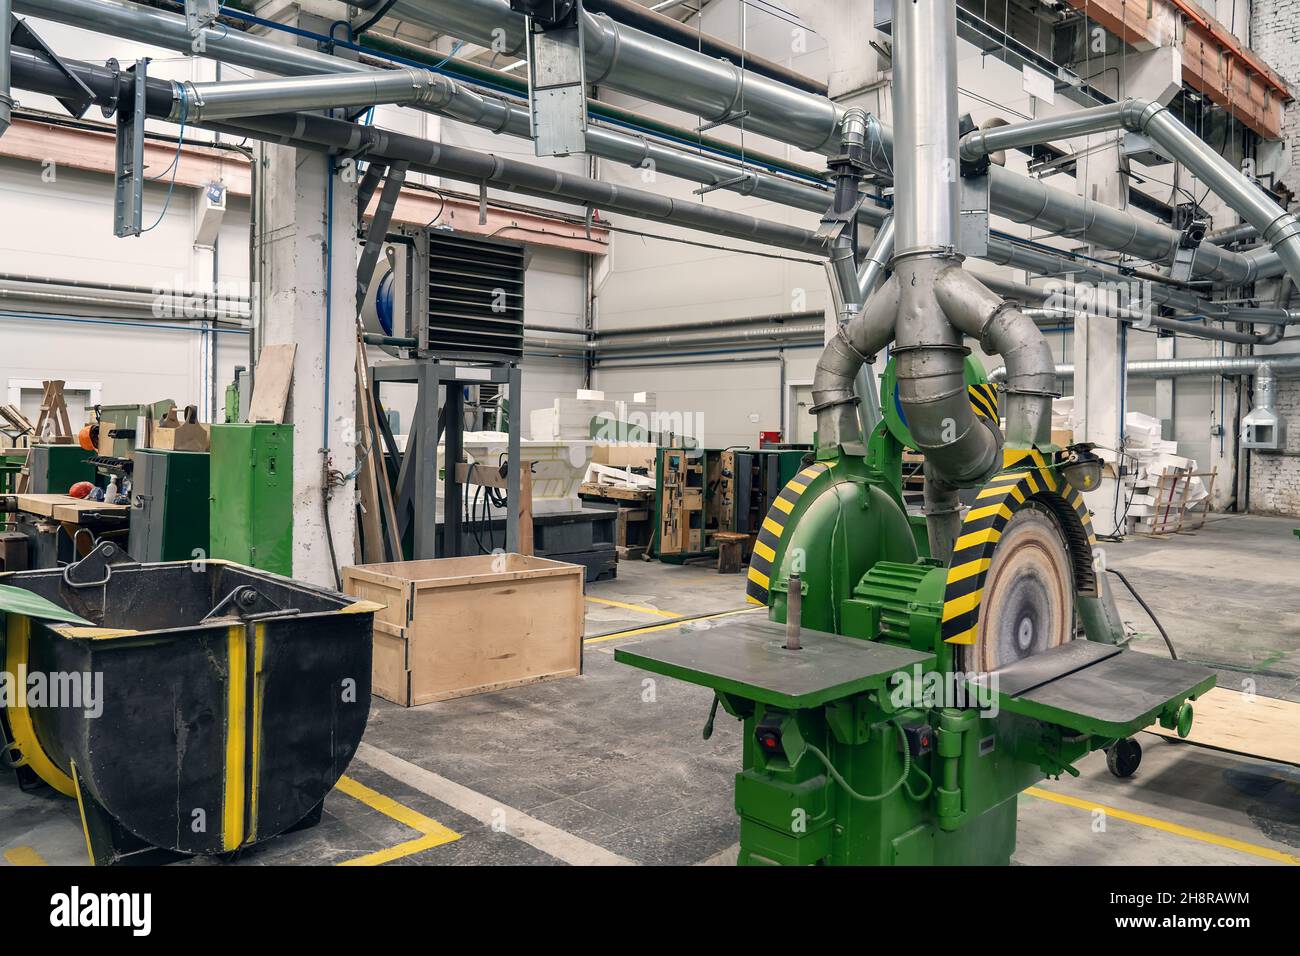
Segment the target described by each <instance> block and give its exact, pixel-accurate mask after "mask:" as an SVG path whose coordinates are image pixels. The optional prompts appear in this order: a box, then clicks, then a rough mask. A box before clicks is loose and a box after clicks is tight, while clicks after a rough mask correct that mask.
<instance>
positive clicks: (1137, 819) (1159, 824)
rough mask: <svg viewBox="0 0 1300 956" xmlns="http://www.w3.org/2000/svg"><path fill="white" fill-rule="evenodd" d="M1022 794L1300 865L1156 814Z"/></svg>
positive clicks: (1287, 856)
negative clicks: (1144, 814) (1150, 814)
mask: <svg viewBox="0 0 1300 956" xmlns="http://www.w3.org/2000/svg"><path fill="white" fill-rule="evenodd" d="M1025 793H1027V794H1029V795H1030V796H1031V797H1039V798H1040V799H1043V800H1050V801H1051V802H1052V803H1060V804H1063V805H1065V806H1067V807H1074V808H1075V809H1077V810H1088V811H1090V812H1091V811H1093V810H1101V811H1102V812H1103V813H1105V814H1106V816H1108V817H1111V818H1112V819H1115V820H1123V821H1125V822H1126V823H1135V824H1137V825H1138V826H1140V827H1150V828H1151V829H1153V830H1161V831H1163V832H1165V833H1172V834H1173V835H1174V836H1180V837H1186V838H1187V839H1189V840H1199V841H1200V842H1201V843H1209V844H1211V845H1213V846H1221V847H1224V848H1225V849H1229V850H1237V851H1239V852H1241V853H1249V854H1250V855H1251V856H1258V857H1263V858H1264V859H1265V860H1272V861H1274V862H1275V863H1287V864H1289V865H1291V866H1300V856H1295V855H1293V854H1291V853H1283V852H1282V851H1281V850H1274V849H1270V848H1269V847H1266V846H1258V845H1257V844H1254V843H1247V842H1246V841H1245V840H1236V839H1233V838H1232V837H1226V836H1220V835H1219V834H1217V833H1210V832H1208V831H1206V830H1197V829H1195V828H1194V827H1185V826H1183V825H1182V824H1181V823H1170V822H1168V821H1167V820H1158V819H1156V818H1155V817H1148V816H1143V815H1142V814H1140V813H1130V812H1129V811H1127V810H1120V809H1117V808H1115V807H1108V806H1106V805H1105V804H1104V803H1096V802H1094V801H1092V800H1080V799H1079V798H1078V797H1068V796H1066V795H1065V794H1063V793H1052V792H1050V791H1048V790H1043V789H1041V788H1039V787H1030V788H1028V789H1027V790H1026V791H1025Z"/></svg>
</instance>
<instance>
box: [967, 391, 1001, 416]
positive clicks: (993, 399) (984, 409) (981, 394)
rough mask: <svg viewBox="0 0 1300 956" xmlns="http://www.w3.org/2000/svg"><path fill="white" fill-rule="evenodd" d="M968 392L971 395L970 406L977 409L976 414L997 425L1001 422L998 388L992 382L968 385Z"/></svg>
mask: <svg viewBox="0 0 1300 956" xmlns="http://www.w3.org/2000/svg"><path fill="white" fill-rule="evenodd" d="M966 391H967V392H969V393H970V404H971V407H972V408H973V409H975V414H976V415H979V416H980V417H981V418H987V419H988V420H989V421H991V422H993V424H995V425H996V424H997V423H998V421H999V418H998V387H997V386H996V385H994V384H993V383H992V382H985V383H984V384H982V385H968V386H967V387H966Z"/></svg>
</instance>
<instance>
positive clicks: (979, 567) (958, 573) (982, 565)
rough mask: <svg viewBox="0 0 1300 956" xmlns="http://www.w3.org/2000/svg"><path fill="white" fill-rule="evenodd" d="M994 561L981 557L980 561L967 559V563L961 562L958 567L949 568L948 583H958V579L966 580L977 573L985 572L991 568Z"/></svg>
mask: <svg viewBox="0 0 1300 956" xmlns="http://www.w3.org/2000/svg"><path fill="white" fill-rule="evenodd" d="M992 563H993V561H992V559H991V558H980V559H979V560H978V561H967V562H966V563H965V564H959V565H957V566H956V567H952V568H949V569H948V583H949V584H956V583H957V582H958V581H965V580H966V579H967V578H969V577H974V576H975V575H977V574H983V573H984V572H985V571H987V570H988V569H989V565H990V564H992Z"/></svg>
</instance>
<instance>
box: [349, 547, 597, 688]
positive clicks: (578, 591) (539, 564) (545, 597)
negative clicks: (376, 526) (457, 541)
mask: <svg viewBox="0 0 1300 956" xmlns="http://www.w3.org/2000/svg"><path fill="white" fill-rule="evenodd" d="M583 575H584V571H583V569H582V568H581V567H580V566H578V565H575V564H565V563H562V562H560V561H549V560H547V559H545V558H536V557H527V556H524V555H521V554H501V555H478V556H474V557H467V558H438V559H436V560H430V561H406V562H400V563H394V564H369V565H359V566H356V567H350V568H344V570H343V582H344V584H343V589H344V590H345V591H346V592H347V593H348V594H351V595H354V596H356V597H358V598H363V599H365V600H368V601H374V602H376V603H377V604H382V605H384V606H385V607H384V610H382V611H379V612H377V613H376V614H375V654H374V667H373V672H372V678H371V684H372V688H371V689H372V690H373V692H374V693H375V694H377V695H379V696H380V697H383V698H384V699H385V700H391V701H393V702H394V703H397V704H402V705H403V706H406V707H410V706H413V705H418V704H428V703H432V702H434V701H439V700H449V699H451V698H453V697H465V696H468V695H469V694H482V693H486V692H488V691H494V690H501V689H503V688H506V687H517V686H519V685H520V684H531V683H534V682H536V681H542V680H549V679H551V678H556V677H573V676H576V675H578V674H581V673H582V635H583V621H584V617H585V614H586V612H585V605H584V604H583V596H582V585H583Z"/></svg>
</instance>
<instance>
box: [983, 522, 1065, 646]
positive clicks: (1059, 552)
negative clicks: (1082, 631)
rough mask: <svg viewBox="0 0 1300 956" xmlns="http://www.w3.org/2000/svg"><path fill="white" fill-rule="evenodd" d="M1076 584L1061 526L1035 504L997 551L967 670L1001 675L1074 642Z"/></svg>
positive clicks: (1004, 535) (1005, 532)
mask: <svg viewBox="0 0 1300 956" xmlns="http://www.w3.org/2000/svg"><path fill="white" fill-rule="evenodd" d="M1073 581H1074V579H1073V574H1072V572H1071V567H1070V556H1069V554H1068V553H1067V552H1066V549H1065V542H1064V540H1063V539H1062V537H1061V531H1060V528H1059V527H1058V526H1057V523H1056V521H1055V520H1054V519H1053V518H1052V516H1051V515H1050V514H1048V513H1047V512H1045V511H1043V510H1041V509H1039V508H1037V507H1035V506H1032V505H1031V506H1029V507H1025V508H1021V509H1020V510H1019V511H1017V512H1016V513H1015V515H1014V516H1013V517H1012V518H1011V520H1010V521H1009V522H1008V523H1007V526H1006V528H1005V529H1004V530H1003V532H1002V537H1001V538H1000V539H999V540H998V544H997V547H996V548H995V549H994V551H993V557H992V560H991V563H990V564H989V570H988V576H987V577H986V578H985V580H984V593H983V595H982V597H981V599H980V612H979V630H978V633H977V635H976V640H975V643H974V644H971V645H967V646H965V647H964V648H963V649H962V650H963V658H964V663H963V667H964V669H965V670H973V671H978V672H987V671H993V670H997V669H998V668H999V667H1005V666H1007V665H1008V664H1013V663H1015V662H1016V661H1018V660H1022V659H1024V658H1026V657H1030V656H1032V655H1034V654H1039V653H1041V652H1043V651H1045V650H1047V649H1049V648H1052V647H1057V646H1059V645H1060V644H1063V643H1065V642H1066V641H1068V640H1070V639H1071V638H1072V637H1073V636H1074V583H1073Z"/></svg>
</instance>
